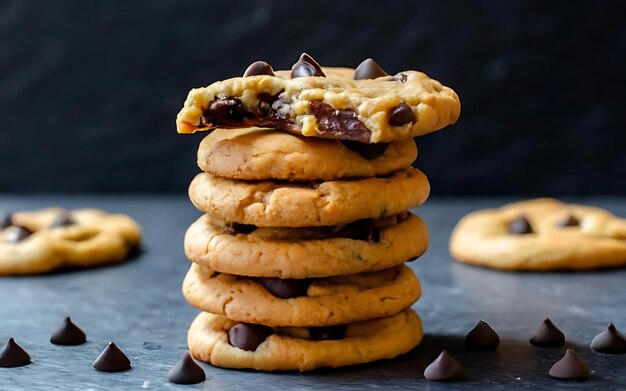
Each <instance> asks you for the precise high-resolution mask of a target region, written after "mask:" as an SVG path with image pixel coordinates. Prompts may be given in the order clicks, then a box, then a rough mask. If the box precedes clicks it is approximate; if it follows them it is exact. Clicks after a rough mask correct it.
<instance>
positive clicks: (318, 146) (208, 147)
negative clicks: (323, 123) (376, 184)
mask: <svg viewBox="0 0 626 391" xmlns="http://www.w3.org/2000/svg"><path fill="white" fill-rule="evenodd" d="M416 157H417V148H416V146H415V141H413V139H411V138H409V139H404V140H399V141H393V142H391V143H388V144H387V143H381V144H363V143H359V142H356V141H343V142H342V141H339V140H329V139H321V138H310V137H309V138H306V137H303V136H299V135H294V134H290V133H286V132H281V131H276V130H272V129H262V128H246V129H216V130H214V131H213V132H211V133H210V134H209V135H207V136H206V137H205V138H204V140H202V142H201V143H200V148H199V149H198V166H199V167H200V168H201V169H202V171H205V172H208V173H210V174H213V175H215V176H219V177H224V178H232V179H243V180H266V179H280V180H289V181H300V182H310V181H315V180H325V181H329V180H336V179H341V178H353V177H373V176H383V175H387V174H390V173H392V172H394V171H397V170H400V169H402V168H404V167H407V166H410V165H411V163H412V162H413V161H414V160H415V158H416Z"/></svg>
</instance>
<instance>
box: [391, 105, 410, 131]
mask: <svg viewBox="0 0 626 391" xmlns="http://www.w3.org/2000/svg"><path fill="white" fill-rule="evenodd" d="M415 120H416V118H415V114H413V110H412V109H411V106H409V105H407V104H406V103H400V104H399V105H397V106H396V107H394V108H392V109H391V110H390V111H389V120H388V121H387V122H389V125H391V126H402V125H406V124H408V123H411V122H415Z"/></svg>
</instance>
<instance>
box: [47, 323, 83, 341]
mask: <svg viewBox="0 0 626 391" xmlns="http://www.w3.org/2000/svg"><path fill="white" fill-rule="evenodd" d="M50 342H51V343H53V344H55V345H81V344H84V343H85V342H87V336H86V335H85V332H84V331H83V330H81V329H80V327H78V326H76V325H75V324H74V323H73V322H72V320H71V319H70V318H69V317H67V318H65V320H64V321H63V324H61V327H59V328H58V329H57V330H55V331H54V332H53V333H52V336H51V337H50Z"/></svg>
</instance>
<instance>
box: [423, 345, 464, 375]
mask: <svg viewBox="0 0 626 391" xmlns="http://www.w3.org/2000/svg"><path fill="white" fill-rule="evenodd" d="M424 377H425V378H426V379H427V380H432V381H451V380H460V379H462V378H463V367H461V365H460V364H459V363H458V362H457V361H456V360H455V359H454V357H452V356H451V355H450V354H449V353H448V352H447V351H446V350H445V349H444V350H443V351H442V352H441V354H439V356H438V357H437V358H436V359H435V361H433V362H432V363H430V365H428V366H427V367H426V369H425V370H424Z"/></svg>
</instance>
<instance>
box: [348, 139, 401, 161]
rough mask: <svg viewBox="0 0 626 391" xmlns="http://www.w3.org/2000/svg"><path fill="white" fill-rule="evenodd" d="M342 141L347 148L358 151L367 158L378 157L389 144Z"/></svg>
mask: <svg viewBox="0 0 626 391" xmlns="http://www.w3.org/2000/svg"><path fill="white" fill-rule="evenodd" d="M341 143H342V144H343V145H345V146H346V148H348V149H350V150H352V151H354V152H356V153H358V154H359V155H361V156H363V157H364V158H366V159H367V160H372V159H376V158H377V157H379V156H381V155H382V154H384V153H385V151H386V150H387V147H388V146H389V144H388V143H378V144H366V143H360V142H358V141H342V142H341Z"/></svg>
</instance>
